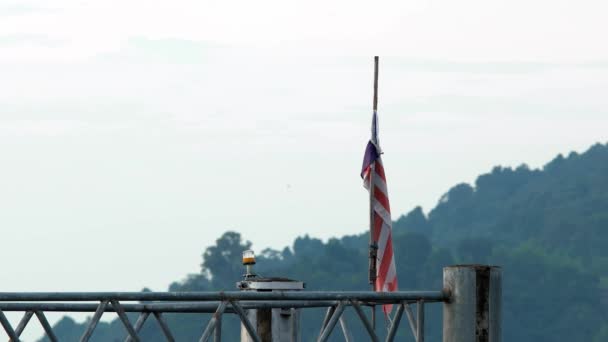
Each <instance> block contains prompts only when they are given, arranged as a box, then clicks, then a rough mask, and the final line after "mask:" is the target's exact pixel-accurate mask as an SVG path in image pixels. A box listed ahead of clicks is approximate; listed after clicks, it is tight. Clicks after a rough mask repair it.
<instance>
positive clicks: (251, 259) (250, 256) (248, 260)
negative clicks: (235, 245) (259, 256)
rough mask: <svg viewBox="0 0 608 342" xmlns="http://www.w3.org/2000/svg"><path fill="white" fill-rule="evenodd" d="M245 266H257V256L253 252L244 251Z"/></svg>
mask: <svg viewBox="0 0 608 342" xmlns="http://www.w3.org/2000/svg"><path fill="white" fill-rule="evenodd" d="M243 265H255V254H254V253H253V251H252V250H249V249H248V250H246V251H243Z"/></svg>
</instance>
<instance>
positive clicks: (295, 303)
mask: <svg viewBox="0 0 608 342" xmlns="http://www.w3.org/2000/svg"><path fill="white" fill-rule="evenodd" d="M447 300H448V295H447V293H445V292H443V291H407V292H392V293H378V292H371V291H364V292H332V291H323V292H315V291H310V292H307V291H301V292H295V291H293V292H291V291H285V292H283V291H276V292H253V291H229V292H65V293H57V292H29V293H28V292H0V324H1V325H2V327H3V328H4V330H5V331H6V333H7V335H8V336H9V338H10V341H13V342H16V341H19V337H20V335H21V334H22V333H23V331H24V329H25V328H26V326H27V324H28V322H29V321H30V319H31V318H32V317H33V316H36V317H37V319H38V320H39V321H40V323H41V325H42V328H43V329H44V332H45V334H46V336H47V337H48V339H49V340H51V341H53V342H54V341H59V339H58V338H57V336H56V335H55V334H54V332H53V328H52V327H51V325H50V324H49V322H48V320H47V318H46V316H45V312H93V313H94V314H93V316H92V318H91V319H90V321H89V322H88V325H87V327H86V329H85V331H84V333H83V334H82V336H81V338H80V341H81V342H86V341H89V339H90V338H91V336H92V334H93V332H94V331H95V328H96V326H97V324H98V323H99V321H100V319H101V317H102V315H103V314H104V312H115V313H116V314H117V315H118V318H119V319H120V321H121V322H122V324H123V325H124V327H125V329H126V330H127V336H126V337H125V341H140V340H141V339H140V337H139V332H140V330H141V329H142V327H143V325H144V323H145V322H146V320H147V319H148V318H150V317H151V316H152V317H154V319H155V320H156V321H157V323H158V325H159V327H160V329H161V331H162V333H163V334H164V336H165V338H166V340H167V341H175V338H174V336H173V334H172V332H171V329H170V327H169V325H168V324H167V322H166V320H165V319H164V317H163V314H164V313H211V314H212V315H211V318H210V320H209V322H208V323H207V325H206V327H205V329H204V331H203V333H202V335H201V337H200V339H199V341H207V340H209V339H210V338H211V336H212V335H213V338H214V341H220V340H221V321H222V320H221V318H222V315H223V314H236V315H237V316H238V317H239V319H240V321H241V323H242V325H243V327H244V329H245V330H246V331H247V333H248V334H249V337H250V338H251V340H253V341H256V342H258V341H262V339H261V338H260V336H259V335H258V333H257V332H256V329H255V327H254V324H253V323H252V322H251V321H250V319H249V318H248V317H247V312H246V311H247V310H252V309H270V308H282V309H304V308H327V312H326V315H325V317H324V319H323V322H322V324H321V328H320V333H319V337H318V339H317V341H318V342H324V341H327V340H328V339H329V337H330V335H331V334H332V332H333V330H334V328H335V327H336V326H337V325H338V324H340V327H341V329H342V332H343V335H344V337H345V340H346V341H347V342H350V341H351V340H352V338H351V337H350V332H349V330H348V328H347V324H346V320H345V318H344V316H343V314H344V312H345V310H346V309H347V308H348V307H351V308H352V309H353V310H354V311H355V312H356V314H357V315H356V316H357V317H359V319H360V320H361V323H362V324H363V326H364V327H365V330H366V331H367V333H368V335H369V338H370V340H371V341H380V340H379V338H378V335H377V334H376V332H375V329H374V327H373V325H372V322H370V320H369V318H368V317H367V315H366V314H365V312H364V308H363V307H365V306H378V305H385V304H393V305H396V306H397V310H396V312H395V314H394V316H393V319H392V322H391V325H390V327H389V331H388V335H387V337H386V341H393V340H394V338H395V334H396V332H397V329H398V327H399V324H400V322H401V318H402V316H403V314H404V313H405V315H406V317H407V320H408V322H409V327H410V328H411V330H412V334H413V336H414V338H415V339H416V341H417V342H422V341H424V312H425V304H427V303H433V302H445V301H447ZM411 304H416V314H414V312H413V310H412V308H411ZM9 311H10V312H14V311H17V312H24V315H23V317H22V318H21V320H20V321H19V323H18V324H17V326H16V328H13V326H12V325H11V323H10V322H9V320H8V319H7V317H6V316H5V314H4V312H9ZM127 313H139V317H138V318H137V320H136V321H135V324H132V323H131V321H130V320H129V317H128V316H127ZM294 329H295V327H294ZM296 336H297V333H296V331H293V334H292V341H294V342H295V341H296V339H297V337H296Z"/></svg>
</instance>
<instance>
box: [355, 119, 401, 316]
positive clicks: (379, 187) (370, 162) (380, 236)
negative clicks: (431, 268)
mask: <svg viewBox="0 0 608 342" xmlns="http://www.w3.org/2000/svg"><path fill="white" fill-rule="evenodd" d="M381 154H382V152H381V150H380V147H379V144H378V115H377V113H376V111H374V115H373V118H372V138H371V140H370V141H369V142H368V143H367V148H366V149H365V156H364V158H363V168H362V171H361V177H362V178H363V186H364V187H365V188H366V189H367V190H368V191H370V208H371V210H370V211H371V215H372V217H371V222H373V227H372V229H371V233H372V241H373V242H375V243H376V244H377V245H378V255H377V262H376V283H375V286H374V289H375V290H376V291H380V292H393V291H397V269H396V267H395V257H394V256H393V238H392V221H391V207H390V204H389V201H388V190H387V186H386V175H385V174H384V166H383V165H382V158H381ZM370 183H371V186H370ZM383 310H384V312H385V313H386V314H388V313H390V312H391V310H392V305H384V306H383Z"/></svg>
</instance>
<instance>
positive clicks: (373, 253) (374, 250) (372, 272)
mask: <svg viewBox="0 0 608 342" xmlns="http://www.w3.org/2000/svg"><path fill="white" fill-rule="evenodd" d="M378 64H379V57H378V56H374V102H373V106H372V108H373V111H374V115H376V111H377V110H378ZM372 126H373V123H372ZM376 129H377V128H376ZM372 130H373V128H372ZM372 140H375V137H374V134H373V132H372ZM372 142H373V143H374V144H376V143H377V141H372ZM372 168H373V165H372ZM377 257H378V241H376V239H374V172H373V170H372V171H371V172H370V173H369V283H370V285H371V286H372V291H376V264H377ZM371 310H372V328H373V329H374V330H375V329H376V306H375V305H372V307H371Z"/></svg>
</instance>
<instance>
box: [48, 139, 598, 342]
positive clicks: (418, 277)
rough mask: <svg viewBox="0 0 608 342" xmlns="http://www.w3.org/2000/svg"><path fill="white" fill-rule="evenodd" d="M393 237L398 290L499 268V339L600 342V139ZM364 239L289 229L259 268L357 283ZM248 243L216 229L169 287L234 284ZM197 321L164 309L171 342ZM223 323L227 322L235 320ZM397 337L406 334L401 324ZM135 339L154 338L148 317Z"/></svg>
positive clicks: (488, 183) (194, 329)
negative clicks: (458, 266)
mask: <svg viewBox="0 0 608 342" xmlns="http://www.w3.org/2000/svg"><path fill="white" fill-rule="evenodd" d="M393 235H394V246H395V247H394V250H395V258H396V263H397V268H398V276H399V284H400V288H401V289H404V290H408V289H433V288H434V289H439V288H441V285H442V284H441V272H442V267H443V266H446V265H449V264H453V263H489V264H497V265H501V266H502V267H503V277H504V284H503V294H504V301H503V303H504V311H503V319H504V325H503V338H504V340H505V341H522V342H527V341H535V342H536V341H541V342H542V341H547V342H549V341H592V342H599V341H608V323H606V322H608V307H607V305H606V303H607V302H608V300H607V299H606V298H605V296H604V295H603V293H606V292H607V289H608V145H602V144H597V145H594V146H592V147H591V148H590V149H588V150H587V151H586V152H584V153H582V154H577V153H570V154H569V155H568V156H567V157H564V156H561V155H559V156H557V157H556V158H555V159H553V160H552V161H550V162H549V163H548V164H546V165H545V166H544V167H543V168H542V169H536V170H532V169H529V168H528V167H527V166H525V165H522V166H519V167H517V168H515V169H512V168H504V167H495V168H494V169H493V170H492V171H491V172H490V173H487V174H483V175H481V176H479V177H478V178H477V180H476V182H475V184H474V185H470V184H458V185H456V186H454V187H453V188H451V189H450V190H449V191H448V192H447V193H446V194H445V195H443V196H442V197H441V199H440V200H439V202H438V204H437V206H436V207H435V208H434V209H432V210H431V211H430V212H429V213H428V215H425V214H424V212H423V211H422V209H421V208H415V209H414V210H412V211H411V212H410V213H408V214H407V215H404V216H401V217H400V218H399V219H398V220H397V221H395V222H394V233H393ZM245 238H246V237H245ZM367 239H368V237H367V234H366V233H362V234H360V235H352V236H345V237H342V238H339V239H330V240H329V241H327V242H322V241H321V240H319V239H315V238H312V237H309V236H303V237H299V238H297V239H296V240H295V241H294V244H293V246H290V247H286V248H285V249H283V250H273V249H266V250H264V251H263V252H261V253H260V254H261V256H260V258H259V262H258V265H257V269H258V271H259V272H260V273H262V274H264V275H280V276H288V277H291V278H296V279H300V280H304V281H306V283H307V288H308V289H310V290H314V289H328V290H329V289H334V290H356V289H357V290H361V289H367V288H368V285H367V280H366V271H367V268H366V265H367V255H366V252H367V248H366V245H367ZM250 246H251V245H250V243H249V242H247V241H245V240H244V239H243V237H241V236H240V234H238V233H236V232H227V233H225V234H224V235H222V236H221V237H220V238H219V239H218V240H217V241H216V243H215V245H212V246H210V247H207V248H206V249H205V251H204V252H203V255H202V257H203V258H202V264H201V271H200V273H197V274H192V275H189V276H187V277H186V278H185V279H184V280H182V281H177V282H175V283H173V284H172V285H171V286H170V288H169V290H171V291H196V290H221V289H233V288H234V283H235V280H237V279H238V278H239V277H240V275H241V274H242V266H241V265H240V253H241V252H242V251H243V250H244V249H246V248H249V247H250ZM256 247H257V246H256ZM603 296H604V297H603ZM351 314H352V313H351ZM207 319H208V318H207V317H206V316H199V315H182V316H170V315H169V316H168V320H169V323H170V325H171V326H172V327H173V328H174V329H173V330H174V331H175V332H176V335H177V336H176V337H177V339H178V340H179V341H194V340H198V337H200V334H201V333H202V330H203V328H204V324H205V322H206V320H207ZM321 319H322V315H321V314H320V313H311V312H308V313H306V314H305V315H304V318H303V327H304V329H303V341H313V340H314V334H315V333H316V332H318V326H319V324H320V320H321ZM354 322H355V321H354V320H353V324H351V326H352V327H353V328H357V327H356V324H354ZM225 324H227V325H232V327H234V328H236V327H237V322H236V321H234V320H232V321H231V320H230V319H228V320H226V322H225ZM426 324H427V338H428V340H429V341H440V340H441V337H440V336H441V328H440V326H441V305H430V306H429V311H428V318H427V320H426ZM56 329H57V333H58V336H59V338H60V339H61V340H66V341H72V340H73V341H76V340H77V338H78V336H79V335H80V334H82V332H83V331H84V325H83V324H77V323H76V322H74V321H73V320H71V319H70V318H67V317H66V318H64V319H62V320H61V321H60V322H59V323H58V324H57V326H56ZM361 332H362V331H361ZM399 334H400V336H399V340H405V341H408V339H409V340H411V336H410V335H411V333H409V332H408V331H407V330H406V329H402V331H400V332H399ZM335 335H336V337H341V336H340V334H339V332H336V334H335ZM124 336H125V332H124V330H123V328H122V327H121V323H120V322H118V321H114V322H112V323H109V324H108V323H103V324H100V326H99V327H98V331H97V332H96V333H95V335H94V336H93V340H94V341H114V340H116V341H119V340H122V339H124ZM237 336H238V329H226V330H225V334H224V337H225V339H226V340H227V341H238V337H237ZM360 336H364V335H360ZM142 340H144V341H162V340H163V339H162V335H161V333H160V332H159V331H158V330H157V327H156V326H155V325H154V324H151V323H147V325H146V326H144V329H143V331H142Z"/></svg>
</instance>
